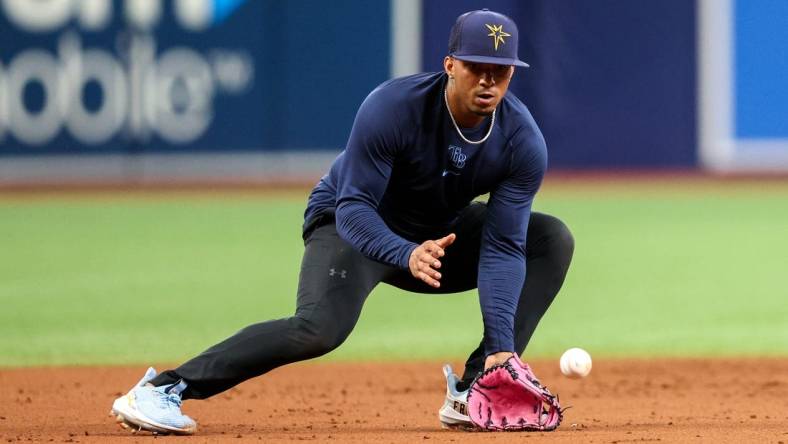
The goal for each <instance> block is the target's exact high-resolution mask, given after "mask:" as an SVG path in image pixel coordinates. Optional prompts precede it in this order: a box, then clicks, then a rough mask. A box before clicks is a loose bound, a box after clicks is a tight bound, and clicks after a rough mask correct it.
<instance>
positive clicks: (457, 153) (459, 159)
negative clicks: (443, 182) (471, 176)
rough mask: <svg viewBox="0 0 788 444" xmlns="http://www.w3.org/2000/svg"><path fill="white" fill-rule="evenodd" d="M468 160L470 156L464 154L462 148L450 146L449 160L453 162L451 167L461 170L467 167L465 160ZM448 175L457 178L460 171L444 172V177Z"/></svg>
mask: <svg viewBox="0 0 788 444" xmlns="http://www.w3.org/2000/svg"><path fill="white" fill-rule="evenodd" d="M467 159H468V156H467V155H466V154H465V153H463V152H462V148H460V147H458V146H454V145H449V160H450V161H451V166H452V167H454V169H457V170H461V169H462V168H463V167H464V166H465V160H467ZM447 174H454V175H455V176H459V175H460V172H459V171H453V170H451V169H445V170H443V176H446V175H447Z"/></svg>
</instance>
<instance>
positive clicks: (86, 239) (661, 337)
mask: <svg viewBox="0 0 788 444" xmlns="http://www.w3.org/2000/svg"><path fill="white" fill-rule="evenodd" d="M784 185H785V186H777V187H772V188H770V189H769V190H767V191H761V190H759V188H758V187H757V186H750V185H746V186H745V185H737V184H725V185H721V186H719V187H717V186H715V187H708V186H702V187H698V189H692V188H690V189H687V187H690V186H691V185H688V184H685V185H683V186H669V184H660V183H657V184H655V185H653V186H646V185H643V184H641V185H639V186H637V187H631V186H629V185H628V184H627V183H621V184H619V185H610V184H608V185H599V186H594V185H587V186H581V187H571V186H570V187H553V188H550V187H546V188H545V190H544V192H543V194H542V195H541V196H540V198H539V199H538V201H537V204H536V209H537V210H538V211H544V212H548V213H551V214H555V215H557V216H559V217H561V218H562V219H563V220H565V221H566V222H567V224H568V225H569V226H570V227H571V228H572V230H573V232H574V234H575V238H576V243H577V245H576V254H575V259H574V262H573V265H572V269H571V270H570V274H569V277H568V279H567V282H566V284H565V286H564V289H563V291H562V293H561V294H560V295H559V297H558V299H557V300H556V302H555V303H554V305H553V307H552V308H551V310H550V311H549V312H548V314H547V315H546V317H545V318H544V319H543V321H542V324H541V325H540V327H539V329H538V330H537V333H536V335H535V337H534V339H533V341H532V344H531V346H530V347H529V349H528V352H527V354H528V355H529V356H541V357H547V356H550V357H555V356H557V355H558V354H559V353H560V352H562V351H563V350H564V349H565V348H568V347H570V346H581V347H584V348H586V349H588V350H589V351H590V352H591V353H592V355H596V356H599V355H606V356H654V355H669V356H687V355H693V356H695V355H701V356H710V355H743V354H749V355H786V354H788V328H786V325H788V324H786V319H788V303H786V296H788V290H786V288H787V287H788V286H786V282H785V278H784V277H783V276H784V272H785V270H786V264H788V259H786V257H788V256H786V251H788V205H786V202H788V184H784ZM304 199H305V195H297V196H292V195H291V196H278V197H277V196H273V197H272V196H263V195H250V194H246V195H244V194H231V193H228V194H218V195H213V196H211V195H205V196H202V197H199V196H197V197H195V196H178V195H162V196H158V197H156V198H154V199H150V198H146V196H137V197H134V196H132V197H128V196H122V197H113V196H112V195H111V194H104V195H99V196H97V197H89V198H85V197H75V196H70V197H69V196H65V197H64V196H60V197H53V198H41V197H36V198H33V199H28V200H26V201H25V200H22V199H19V198H13V199H4V200H0V307H2V309H1V310H0V366H18V365H42V364H43V365H49V364H95V363H139V364H144V363H149V362H178V361H180V360H182V359H185V358H188V357H190V356H191V355H193V354H194V353H197V352H199V351H201V350H202V349H204V348H205V347H207V346H209V345H211V344H213V343H214V342H216V341H218V340H221V339H223V338H224V337H226V336H228V335H230V334H232V333H233V332H235V331H236V330H238V329H240V328H241V327H243V326H245V325H247V324H250V323H253V322H257V321H260V320H265V319H270V318H276V317H281V316H286V315H289V314H290V313H292V311H293V309H294V294H295V289H296V283H297V277H298V268H299V262H300V257H301V253H302V251H303V245H302V242H301V239H300V224H301V217H302V212H303V207H304ZM480 334H481V320H480V316H479V310H478V302H477V300H476V295H475V293H474V292H468V293H464V294H459V295H448V296H424V295H414V294H408V293H404V292H402V291H399V290H396V289H393V288H390V287H387V286H380V287H379V288H378V289H377V290H376V291H375V292H374V293H373V294H372V296H371V297H370V299H369V300H368V302H367V304H366V307H365V310H364V313H363V314H362V318H361V321H360V322H359V324H358V326H357V328H356V330H355V331H354V333H353V334H352V335H351V337H350V338H349V339H348V341H347V342H346V343H345V344H344V345H343V346H342V347H341V348H340V349H339V350H338V351H336V352H334V353H332V354H331V355H330V356H329V359H407V358H418V359H423V358H460V357H462V355H463V354H465V353H467V352H468V351H469V350H470V348H471V347H473V346H474V345H475V344H476V343H478V340H479V338H480Z"/></svg>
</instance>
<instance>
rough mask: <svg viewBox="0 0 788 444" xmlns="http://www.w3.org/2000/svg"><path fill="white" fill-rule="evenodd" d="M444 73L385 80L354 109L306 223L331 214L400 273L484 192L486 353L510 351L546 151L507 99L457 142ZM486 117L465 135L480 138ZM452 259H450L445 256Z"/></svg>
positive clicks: (360, 245)
mask: <svg viewBox="0 0 788 444" xmlns="http://www.w3.org/2000/svg"><path fill="white" fill-rule="evenodd" d="M446 81H447V77H446V75H445V74H444V73H442V72H441V73H427V74H417V75H412V76H407V77H401V78H397V79H392V80H389V81H387V82H385V83H383V84H381V85H380V86H379V87H377V88H376V89H375V90H374V91H372V92H371V93H370V94H369V96H367V98H366V99H365V100H364V102H363V103H362V104H361V107H360V108H359V110H358V113H357V115H356V119H355V121H354V123H353V129H352V130H351V132H350V138H349V140H348V143H347V146H346V148H345V150H344V151H343V152H342V153H341V154H340V155H339V156H338V157H337V159H336V160H335V161H334V164H333V165H332V166H331V169H330V171H329V173H328V174H327V175H325V176H324V177H323V178H322V179H321V180H320V182H319V183H318V184H317V186H316V187H315V188H314V190H313V191H312V194H311V195H310V197H309V204H308V206H307V209H306V213H305V218H306V220H307V221H309V220H311V219H312V218H314V217H316V216H318V215H319V214H322V213H324V212H326V211H327V210H333V211H334V212H335V214H336V225H337V231H338V232H339V235H340V236H341V237H342V238H343V239H344V240H346V241H347V242H349V243H350V244H351V245H352V246H353V247H354V248H356V249H357V250H359V251H361V252H362V253H363V254H364V255H365V256H367V257H369V258H372V259H374V260H376V261H379V262H383V263H386V264H389V265H392V266H395V267H399V268H402V269H408V259H409V257H410V254H411V252H412V251H413V250H414V249H415V248H416V247H417V246H418V245H419V244H420V243H422V242H423V241H425V240H428V239H438V238H440V237H443V236H445V235H446V234H448V231H447V230H448V229H449V227H450V225H451V224H452V222H453V221H454V220H455V219H456V218H457V216H458V215H459V213H460V211H461V210H462V209H463V208H464V207H466V206H467V205H468V204H470V202H471V201H472V199H473V198H475V197H477V196H480V195H483V194H486V193H490V197H489V200H488V202H487V208H488V210H487V219H486V221H485V225H484V229H483V233H482V245H481V255H480V258H479V275H478V276H479V277H478V289H479V302H480V305H481V309H482V318H483V321H484V344H485V352H486V353H487V354H491V353H495V352H499V351H514V313H515V310H516V308H517V302H518V300H519V297H520V292H521V290H522V286H523V283H524V281H525V272H526V270H525V237H526V232H527V229H528V220H529V217H530V212H531V204H532V202H533V199H534V195H535V194H536V192H537V190H538V189H539V185H540V184H541V181H542V176H543V175H544V171H545V168H546V163H547V150H546V146H545V142H544V138H543V137H542V134H541V132H540V131H539V128H538V127H537V125H536V122H535V121H534V119H533V117H532V116H531V113H530V112H529V111H528V108H527V107H526V106H525V105H524V104H523V103H522V102H520V100H518V99H517V97H515V96H514V94H512V93H511V92H507V94H506V95H505V96H504V98H503V100H502V101H501V102H500V104H499V105H498V108H497V110H496V116H495V125H494V128H493V129H492V133H491V134H490V137H489V138H488V139H487V140H486V141H485V142H484V143H481V144H478V145H474V144H468V143H465V142H464V141H463V140H462V139H461V138H460V137H459V135H458V134H457V132H456V129H455V128H454V126H453V124H452V122H451V119H450V117H449V114H448V110H447V107H446V104H445V102H444V97H443V94H444V88H445V87H446ZM489 124H490V117H488V118H486V119H485V120H484V121H483V122H482V123H481V124H480V125H478V126H477V127H476V128H472V129H467V130H465V129H464V130H463V134H464V135H465V137H466V138H467V139H469V140H479V139H481V138H483V137H484V135H485V134H486V132H487V130H488V128H489ZM449 254H451V253H449Z"/></svg>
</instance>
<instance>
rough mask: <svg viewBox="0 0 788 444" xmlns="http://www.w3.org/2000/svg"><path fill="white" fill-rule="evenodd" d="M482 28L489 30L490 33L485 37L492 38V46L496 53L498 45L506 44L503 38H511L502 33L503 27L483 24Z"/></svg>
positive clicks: (509, 35)
mask: <svg viewBox="0 0 788 444" xmlns="http://www.w3.org/2000/svg"><path fill="white" fill-rule="evenodd" d="M484 26H486V27H487V29H489V30H490V33H489V34H487V36H488V37H492V38H493V44H494V45H495V50H496V51H497V50H498V43H502V44H504V43H506V42H505V41H504V40H503V38H504V37H511V34H507V33H506V32H504V30H503V25H488V24H486V23H485V24H484Z"/></svg>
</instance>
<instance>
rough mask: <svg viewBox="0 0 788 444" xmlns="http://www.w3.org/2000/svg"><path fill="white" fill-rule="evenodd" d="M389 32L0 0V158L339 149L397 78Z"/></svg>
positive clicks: (152, 0) (283, 12) (273, 10)
mask: <svg viewBox="0 0 788 444" xmlns="http://www.w3.org/2000/svg"><path fill="white" fill-rule="evenodd" d="M388 22H389V12H388V8H380V7H379V6H378V7H376V6H375V5H371V4H370V5H367V4H366V3H362V4H360V5H359V4H356V2H339V3H337V4H334V3H333V2H331V3H330V4H317V5H315V4H314V2H307V1H301V0H296V1H281V0H265V1H260V0H254V1H252V0H171V1H170V0H167V1H165V0H0V155H12V156H19V155H22V156H31V155H32V156H36V155H48V154H135V153H177V152H207V151H213V152H226V151H270V150H286V149H321V148H331V149H338V148H340V147H341V146H342V145H343V144H344V142H345V140H346V138H347V132H348V130H349V128H350V126H351V124H352V121H353V116H354V115H355V110H356V108H357V107H358V105H359V104H360V103H361V101H362V100H363V98H364V96H365V95H366V94H367V93H368V92H369V90H371V89H372V88H374V86H375V85H377V84H378V83H380V82H382V81H383V80H385V79H386V78H387V77H388V72H389V55H388V54H389V51H388V44H389V36H388V34H389V26H388ZM361 37H363V38H361ZM359 66H363V67H364V69H359Z"/></svg>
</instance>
